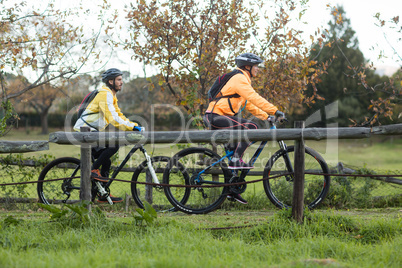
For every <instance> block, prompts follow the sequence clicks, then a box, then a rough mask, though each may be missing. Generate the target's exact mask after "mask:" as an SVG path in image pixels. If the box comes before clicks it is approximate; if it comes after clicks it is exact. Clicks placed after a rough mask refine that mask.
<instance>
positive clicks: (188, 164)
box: [163, 148, 229, 214]
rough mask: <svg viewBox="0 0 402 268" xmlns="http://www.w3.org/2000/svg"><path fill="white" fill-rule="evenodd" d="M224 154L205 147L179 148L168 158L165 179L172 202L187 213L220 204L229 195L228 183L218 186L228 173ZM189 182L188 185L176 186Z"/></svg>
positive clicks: (206, 209) (166, 190)
mask: <svg viewBox="0 0 402 268" xmlns="http://www.w3.org/2000/svg"><path fill="white" fill-rule="evenodd" d="M220 158H221V157H220V156H219V155H217V154H216V153H214V152H213V151H211V150H209V149H206V148H187V149H184V150H182V151H180V152H178V153H177V154H176V155H175V156H174V157H172V158H171V160H170V161H169V162H168V164H167V166H166V168H165V171H164V174H163V183H164V184H169V185H172V186H171V187H165V194H166V197H167V199H168V200H169V202H170V203H171V204H172V205H174V206H175V207H176V208H177V209H178V210H180V211H182V212H185V213H188V214H205V213H208V212H210V211H213V210H215V209H216V208H218V207H219V206H220V205H221V204H222V202H223V201H225V199H226V195H225V193H226V192H227V187H223V186H221V187H210V188H207V187H200V186H219V184H224V183H225V182H226V181H227V178H228V177H229V171H228V169H227V167H226V164H225V163H224V162H218V161H219V159H220ZM176 185H186V186H187V187H177V186H176Z"/></svg>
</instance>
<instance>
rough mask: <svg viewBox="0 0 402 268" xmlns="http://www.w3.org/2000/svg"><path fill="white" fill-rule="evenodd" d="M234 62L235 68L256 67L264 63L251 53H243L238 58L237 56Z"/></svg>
mask: <svg viewBox="0 0 402 268" xmlns="http://www.w3.org/2000/svg"><path fill="white" fill-rule="evenodd" d="M235 62H236V65H237V67H239V68H241V67H244V66H254V65H258V64H260V63H263V62H264V61H263V60H262V59H261V58H260V57H258V56H257V55H255V54H253V53H244V54H241V55H240V56H237V57H236V59H235Z"/></svg>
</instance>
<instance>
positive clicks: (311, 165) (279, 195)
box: [263, 146, 330, 209]
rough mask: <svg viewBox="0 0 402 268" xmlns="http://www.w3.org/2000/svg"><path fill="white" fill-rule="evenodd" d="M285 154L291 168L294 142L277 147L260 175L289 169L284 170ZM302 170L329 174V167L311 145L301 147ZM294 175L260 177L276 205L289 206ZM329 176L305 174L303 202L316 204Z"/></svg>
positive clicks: (285, 166)
mask: <svg viewBox="0 0 402 268" xmlns="http://www.w3.org/2000/svg"><path fill="white" fill-rule="evenodd" d="M286 153H287V155H288V156H289V160H290V163H291V166H292V167H293V168H294V146H289V147H288V150H287V151H284V150H279V151H277V152H276V153H275V154H274V155H273V156H272V157H271V158H270V159H269V161H268V163H267V165H266V166H265V169H264V175H263V176H264V178H266V177H269V176H277V175H281V174H285V173H289V172H292V171H293V170H288V168H287V165H286V162H285V161H286V160H285V156H286ZM304 170H305V172H310V173H321V174H329V169H328V166H327V164H326V163H325V161H324V159H323V158H322V157H321V155H320V154H319V153H317V152H316V151H314V150H313V149H311V148H308V147H306V148H305V162H304ZM293 181H294V175H293V174H292V175H283V176H279V177H277V178H273V179H269V180H265V181H264V190H265V193H266V194H267V196H268V198H269V200H270V201H271V202H272V203H273V204H274V205H275V206H277V207H278V208H289V207H292V199H293ZM329 187H330V176H328V175H311V174H305V177H304V205H305V206H307V207H308V208H309V209H313V208H315V207H317V206H318V205H319V204H320V203H321V202H322V201H323V199H324V198H325V196H326V195H327V194H328V191H329Z"/></svg>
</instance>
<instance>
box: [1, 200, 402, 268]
mask: <svg viewBox="0 0 402 268" xmlns="http://www.w3.org/2000/svg"><path fill="white" fill-rule="evenodd" d="M8 215H13V216H14V217H15V218H16V219H22V220H23V222H22V223H20V224H19V225H11V226H6V225H5V224H4V219H5V218H6V217H7V216H8ZM49 215H50V214H49V213H47V212H43V211H42V212H39V211H38V212H30V213H24V214H23V213H17V212H15V213H10V212H7V213H4V212H3V213H1V214H0V222H1V224H2V226H1V228H0V241H1V242H0V266H1V267H60V268H61V267H135V266H139V267H322V266H329V267H400V266H401V265H402V257H401V256H400V248H401V246H402V231H401V230H402V215H401V212H400V208H399V209H389V210H354V211H316V212H315V213H312V214H308V215H306V219H305V221H304V223H303V224H297V223H295V222H294V221H292V220H289V219H288V217H289V213H288V212H279V213H278V211H259V212H227V211H218V212H214V213H213V214H209V215H198V216H196V215H193V216H188V215H184V214H181V213H168V214H160V215H158V219H157V222H156V225H154V226H143V227H141V226H136V225H135V224H133V218H132V217H131V216H130V215H127V214H107V218H106V219H103V220H93V221H92V224H91V225H89V226H88V225H72V224H69V223H60V222H57V221H50V220H48V219H46V217H48V216H49ZM110 218H113V219H110ZM246 226H249V227H246ZM216 227H244V228H237V229H220V230H216V229H211V228H216Z"/></svg>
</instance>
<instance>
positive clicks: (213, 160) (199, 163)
mask: <svg viewBox="0 0 402 268" xmlns="http://www.w3.org/2000/svg"><path fill="white" fill-rule="evenodd" d="M268 122H269V125H270V129H276V125H277V123H278V122H277V121H276V118H275V117H269V118H268ZM266 144H267V141H262V142H261V144H260V145H259V146H258V148H257V150H256V151H255V153H254V155H253V157H252V158H251V159H250V163H249V164H250V165H253V164H254V163H255V161H256V160H257V158H258V157H259V155H260V154H261V152H262V151H263V149H264V147H265V145H266ZM278 144H279V147H280V149H279V150H278V151H277V152H275V153H274V154H273V155H272V156H271V157H270V159H269V160H268V162H267V164H266V165H265V168H264V171H263V178H268V177H270V176H272V177H274V178H272V179H267V180H263V185H264V191H265V194H266V195H267V196H268V198H269V200H270V201H271V202H272V203H273V204H274V205H275V206H276V207H278V208H281V209H282V208H289V207H291V206H292V194H293V180H294V175H293V166H294V163H293V162H294V146H287V145H286V144H285V143H284V141H282V140H279V141H278ZM233 154H234V151H233V149H230V148H228V146H227V145H226V146H225V155H224V156H219V155H218V154H217V153H215V152H213V151H212V150H210V149H207V148H197V147H193V148H187V149H184V150H182V151H180V152H178V153H177V154H176V155H174V156H173V157H172V158H171V159H170V160H169V162H168V163H167V165H166V168H165V171H164V174H163V183H164V184H169V185H172V186H171V187H165V188H164V190H165V194H166V197H167V199H168V200H169V202H170V203H171V204H172V205H173V206H174V207H176V209H178V210H180V211H182V212H185V213H188V214H205V213H208V212H211V211H213V210H215V209H217V208H218V207H219V206H220V205H221V204H222V203H223V202H224V201H225V199H226V198H227V197H229V196H228V194H231V193H238V194H241V193H244V192H245V190H246V188H247V185H246V183H245V177H246V176H247V174H248V173H249V171H250V170H249V169H248V170H241V171H240V170H229V169H228V168H227V164H226V163H225V161H224V160H225V159H228V160H230V159H231V157H232V156H233ZM309 171H310V173H313V172H311V171H314V173H315V174H317V173H320V174H323V175H308V174H306V175H305V190H304V191H305V192H304V204H305V205H307V206H308V208H309V209H313V208H315V207H317V206H318V205H319V204H320V203H321V202H322V201H323V199H324V198H325V196H326V195H327V194H328V191H329V187H330V177H329V176H328V175H325V174H328V173H329V169H328V165H327V164H326V162H325V160H324V159H323V158H322V157H321V155H320V154H319V153H317V152H316V151H314V150H313V149H311V148H308V147H306V148H305V172H306V173H308V172H309ZM239 173H240V174H239ZM233 183H238V184H237V185H231V186H228V185H227V184H233ZM177 185H185V186H186V187H177ZM173 186H174V187H173ZM200 186H203V187H200ZM181 200H185V201H186V202H185V203H183V202H181ZM232 201H233V200H232Z"/></svg>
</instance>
